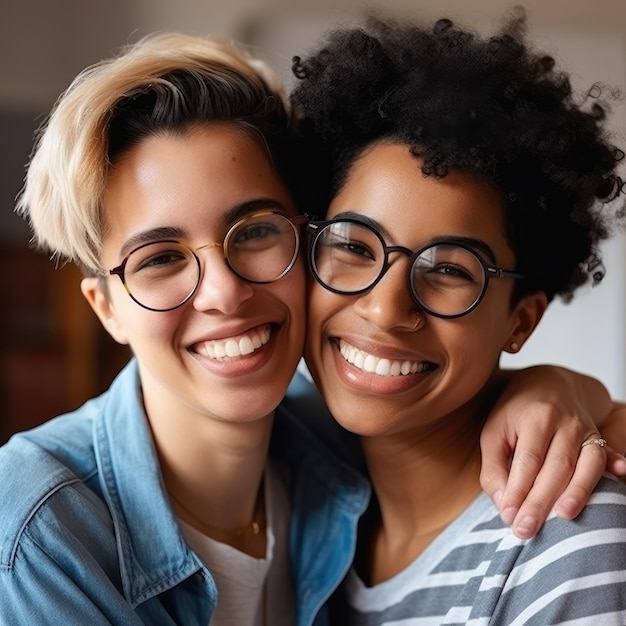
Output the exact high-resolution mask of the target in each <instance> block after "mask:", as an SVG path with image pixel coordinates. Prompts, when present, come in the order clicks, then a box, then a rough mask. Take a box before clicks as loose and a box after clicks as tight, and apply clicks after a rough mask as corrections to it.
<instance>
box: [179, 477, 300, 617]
mask: <svg viewBox="0 0 626 626" xmlns="http://www.w3.org/2000/svg"><path fill="white" fill-rule="evenodd" d="M265 510H266V512H267V528H266V534H267V552H266V555H265V558H264V559H256V558H254V557H252V556H250V555H248V554H245V553H243V552H240V551H239V550H237V549H236V548H233V547H232V546H229V545H227V544H225V543H220V542H219V541H215V540H214V539H211V538H210V537H207V536H206V535H203V534H202V533H201V532H200V531H198V530H196V529H195V528H193V527H192V526H190V525H189V524H186V523H185V522H183V521H182V520H180V519H179V520H178V523H179V525H180V527H181V530H182V533H183V536H184V537H185V540H186V541H187V543H188V544H189V546H190V547H191V548H192V549H193V551H194V552H195V553H196V554H197V555H198V556H199V557H200V558H201V559H202V561H203V562H204V563H205V564H206V566H207V567H208V569H209V570H210V571H211V574H212V575H213V578H214V580H215V584H216V586H217V592H218V596H217V607H216V610H215V611H214V613H213V615H212V617H211V620H210V626H233V624H237V626H292V625H293V624H294V622H295V612H294V606H293V604H294V602H293V589H292V585H291V575H290V569H289V518H290V506H289V499H288V496H287V491H286V489H285V486H284V484H283V482H282V480H281V478H280V476H279V474H278V472H277V471H276V469H275V468H273V467H272V466H271V465H268V467H267V469H266V470H265Z"/></svg>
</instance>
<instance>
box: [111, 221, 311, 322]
mask: <svg viewBox="0 0 626 626" xmlns="http://www.w3.org/2000/svg"><path fill="white" fill-rule="evenodd" d="M306 221H308V218H307V217H305V216H296V217H289V216H287V215H284V214H282V213H278V212H275V211H270V210H265V211H258V212H256V213H252V214H250V215H247V216H246V217H244V218H242V219H240V220H239V221H237V222H236V223H235V224H233V225H232V226H231V227H230V228H229V229H228V232H227V233H226V235H225V237H224V241H223V242H222V243H207V244H204V245H202V246H199V247H198V248H195V249H192V248H191V247H190V245H189V244H188V243H187V242H186V241H182V240H179V239H163V240H159V241H151V242H148V243H144V244H142V245H140V246H138V247H136V248H135V249H134V250H132V251H131V252H129V253H128V254H127V255H126V256H125V257H124V259H123V260H122V262H121V263H120V264H119V265H118V266H117V267H114V268H113V269H111V270H108V271H107V272H106V275H115V276H119V279H120V280H121V281H122V284H123V285H124V287H125V288H126V291H127V293H128V295H129V296H130V297H131V298H132V299H133V300H134V301H135V302H136V303H137V304H138V305H139V306H141V307H143V308H144V309H148V310H149V311H159V312H165V311H172V310H173V309H177V308H178V307H180V306H182V305H183V304H185V302H187V301H188V300H189V299H191V297H192V296H193V295H194V294H195V292H196V290H197V289H198V285H199V284H200V281H201V280H202V276H203V274H204V272H205V271H206V267H205V266H206V263H205V262H203V261H201V260H200V257H199V256H198V254H197V253H198V252H199V251H200V250H203V249H207V248H214V247H219V248H222V249H223V252H224V258H225V260H226V263H227V264H228V267H229V268H230V269H231V270H232V272H233V273H234V274H235V275H237V276H239V278H242V279H243V280H245V281H247V282H249V283H256V284H265V283H272V282H274V281H277V280H279V279H280V278H282V277H283V276H285V274H287V273H288V272H289V271H290V270H291V268H292V267H293V266H294V264H295V262H296V259H297V258H298V251H299V248H300V233H299V225H300V224H303V223H305V222H306Z"/></svg>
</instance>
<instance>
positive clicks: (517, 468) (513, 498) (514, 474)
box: [499, 431, 550, 524]
mask: <svg viewBox="0 0 626 626" xmlns="http://www.w3.org/2000/svg"><path fill="white" fill-rule="evenodd" d="M549 444H550V440H549V438H548V437H545V436H542V434H541V432H540V431H538V436H537V437H533V438H532V439H531V440H528V441H525V440H522V439H520V440H519V441H518V442H517V447H516V448H515V453H514V455H513V459H512V461H511V467H510V470H509V476H508V481H507V484H506V488H505V489H504V492H503V494H502V498H501V500H500V507H499V508H500V516H501V517H502V520H503V521H504V522H505V523H506V524H512V523H513V520H514V519H515V518H516V517H517V515H518V511H519V509H520V507H521V506H522V503H523V502H524V501H525V500H526V498H527V497H528V495H529V493H530V491H531V489H532V487H533V485H534V484H535V482H536V480H537V478H538V476H539V473H540V471H541V468H542V466H543V465H544V461H545V459H546V454H547V451H548V446H549Z"/></svg>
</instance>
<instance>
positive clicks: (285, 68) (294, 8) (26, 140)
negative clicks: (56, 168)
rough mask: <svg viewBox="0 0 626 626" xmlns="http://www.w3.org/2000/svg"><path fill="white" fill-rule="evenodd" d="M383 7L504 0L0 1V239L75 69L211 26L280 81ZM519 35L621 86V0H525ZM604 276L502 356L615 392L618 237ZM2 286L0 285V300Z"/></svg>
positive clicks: (491, 6) (579, 81) (13, 220)
mask: <svg viewBox="0 0 626 626" xmlns="http://www.w3.org/2000/svg"><path fill="white" fill-rule="evenodd" d="M377 6H379V7H384V12H386V13H387V14H392V15H397V16H404V15H408V16H417V17H420V18H422V17H423V18H426V19H429V18H433V17H439V16H442V15H444V14H445V15H448V16H450V17H453V18H458V20H459V21H460V22H463V23H466V24H469V25H472V26H474V27H476V28H478V29H479V30H486V31H490V30H492V29H493V28H494V27H496V26H497V24H498V20H499V18H500V16H501V15H502V13H503V12H504V11H505V10H506V9H507V8H508V7H509V6H510V5H509V3H507V2H502V1H499V0H471V1H467V0H458V1H453V0H421V1H420V2H411V1H409V0H391V1H390V0H386V1H384V2H383V0H380V1H379V3H378V4H377V3H364V2H359V1H357V0H334V1H333V0H310V1H309V0H229V1H228V2H223V1H222V0H219V1H217V0H204V1H202V0H182V1H180V0H179V1H177V2H170V1H167V0H108V2H106V3H104V2H95V1H94V0H54V1H51V0H22V1H21V2H19V3H18V2H14V3H11V5H9V4H8V3H7V2H5V3H4V6H3V7H2V9H0V137H1V138H2V141H0V247H2V246H5V247H6V246H16V245H17V246H24V247H26V246H27V242H28V231H27V229H26V227H25V225H24V224H23V223H22V221H21V220H20V219H18V218H17V217H16V216H14V215H13V214H12V208H13V204H14V197H15V195H16V194H17V192H18V190H19V188H20V185H21V180H22V175H23V167H24V164H25V162H26V160H27V156H28V153H29V151H30V148H31V139H32V132H33V130H34V128H35V127H36V125H37V124H38V122H39V121H40V120H41V118H42V116H43V115H44V114H45V113H46V112H47V111H48V110H49V109H50V107H51V105H52V104H53V102H54V100H55V99H56V97H57V96H58V94H59V93H60V92H61V91H62V90H63V89H64V88H65V87H66V86H67V85H68V84H69V82H70V80H71V79H72V77H73V76H74V75H75V74H76V73H77V72H78V71H79V70H80V69H82V68H83V67H84V66H86V65H88V64H91V63H93V62H95V61H97V60H99V59H100V58H102V57H105V56H109V55H110V54H111V53H113V52H114V51H116V50H117V49H118V48H119V47H120V46H121V45H123V44H125V43H127V42H132V41H136V40H137V39H138V38H139V37H141V36H143V35H145V34H147V33H150V32H152V31H155V30H181V31H185V32H189V33H194V34H219V35H223V36H227V37H231V38H234V39H237V40H240V41H246V42H248V43H250V44H251V45H252V46H253V49H254V51H255V52H256V54H257V55H258V56H261V57H263V58H266V59H267V60H268V61H269V62H270V63H272V65H273V66H274V67H275V68H276V69H277V70H278V71H279V73H280V74H281V75H282V76H283V78H284V79H285V80H286V81H287V82H289V81H290V77H289V65H290V59H291V56H292V55H293V54H297V53H302V52H305V51H306V50H307V49H308V48H309V47H310V46H311V45H312V44H313V42H314V41H315V40H316V38H317V37H318V36H319V35H320V33H323V32H324V31H325V30H326V29H327V28H328V27H329V26H330V25H332V24H334V23H337V22H343V21H349V20H352V19H355V18H359V17H361V16H362V15H363V14H364V13H366V12H367V11H369V10H370V9H376V7H377ZM525 6H526V7H527V9H528V13H529V23H530V33H531V38H532V39H534V40H535V41H536V42H537V44H538V45H539V46H540V47H545V48H546V49H547V50H549V51H550V52H554V53H555V55H556V56H557V59H558V60H559V61H561V62H562V63H563V65H564V66H565V67H567V68H568V69H570V70H571V71H572V74H573V79H574V85H575V87H577V88H579V89H580V90H581V91H582V92H584V91H585V90H586V89H587V88H588V87H589V86H590V85H591V83H593V82H594V81H597V80H599V81H601V82H604V83H607V84H610V85H617V86H620V87H621V88H622V89H623V90H626V1H624V0H594V1H593V2H590V1H589V0H549V1H546V0H529V1H528V2H526V3H525ZM614 110H615V116H614V124H613V128H614V131H615V133H616V135H617V137H616V141H617V143H619V144H621V145H622V146H624V145H626V111H625V104H624V102H623V100H619V99H617V100H615V102H614ZM606 261H607V268H608V274H607V277H606V279H605V281H604V282H603V283H602V284H601V285H600V286H599V287H598V288H596V289H594V290H591V289H587V290H584V292H583V293H581V295H580V296H578V297H577V298H575V300H574V302H573V303H572V304H570V305H568V306H567V307H565V306H564V305H561V304H560V303H559V302H557V303H555V304H553V305H552V307H551V309H550V310H549V312H548V314H547V316H546V319H545V321H544V322H543V323H542V325H541V327H540V328H539V330H538V332H537V333H536V335H535V336H534V337H533V338H531V340H530V341H529V343H528V344H527V346H525V348H524V350H523V351H522V352H521V353H520V354H519V355H516V356H515V357H514V358H507V359H506V360H505V364H507V365H514V366H517V365H523V364H527V363H532V362H537V361H543V362H546V361H551V362H558V363H562V364H565V365H569V366H570V367H574V368H575V369H579V370H582V371H587V372H590V373H592V374H594V375H596V376H598V377H600V378H601V379H602V380H603V381H604V382H605V383H606V384H607V385H608V386H609V388H610V389H611V391H612V392H613V394H615V395H617V396H619V397H621V398H626V356H625V354H626V322H625V320H624V317H625V316H624V311H625V309H626V288H625V283H626V280H625V275H626V244H625V238H624V237H621V238H620V239H619V240H618V241H615V242H613V243H612V244H611V245H610V246H609V248H608V249H607V253H606ZM7 297H10V294H6V293H3V294H2V298H3V299H5V301H6V299H7Z"/></svg>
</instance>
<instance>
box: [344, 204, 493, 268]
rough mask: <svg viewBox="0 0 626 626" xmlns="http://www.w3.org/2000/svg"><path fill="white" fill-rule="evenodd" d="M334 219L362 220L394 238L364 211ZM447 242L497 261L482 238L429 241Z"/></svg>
mask: <svg viewBox="0 0 626 626" xmlns="http://www.w3.org/2000/svg"><path fill="white" fill-rule="evenodd" d="M333 219H334V220H335V219H354V220H357V221H358V222H362V223H364V224H366V225H367V226H369V227H370V228H373V229H374V230H376V231H378V232H379V233H380V234H381V235H382V236H383V239H385V240H389V239H392V237H391V236H390V234H389V231H388V230H387V229H386V228H385V227H384V226H383V225H382V224H379V223H378V222H377V221H376V220H373V219H371V218H369V217H367V216H366V215H363V214H362V213H357V212H356V211H345V212H344V213H338V214H337V215H335V216H334V217H333ZM446 242H447V243H460V244H464V245H466V246H469V247H470V248H473V249H475V250H477V251H478V250H480V251H481V252H483V253H484V254H485V255H486V256H487V257H488V258H489V260H490V261H491V262H492V263H495V262H496V255H495V254H494V253H493V250H492V249H491V247H490V246H489V245H488V244H487V243H485V242H484V241H483V240H482V239H475V238H474V237H460V236H455V235H441V236H439V237H433V239H432V240H431V241H429V242H428V243H429V244H433V243H446ZM426 245H428V244H426Z"/></svg>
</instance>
